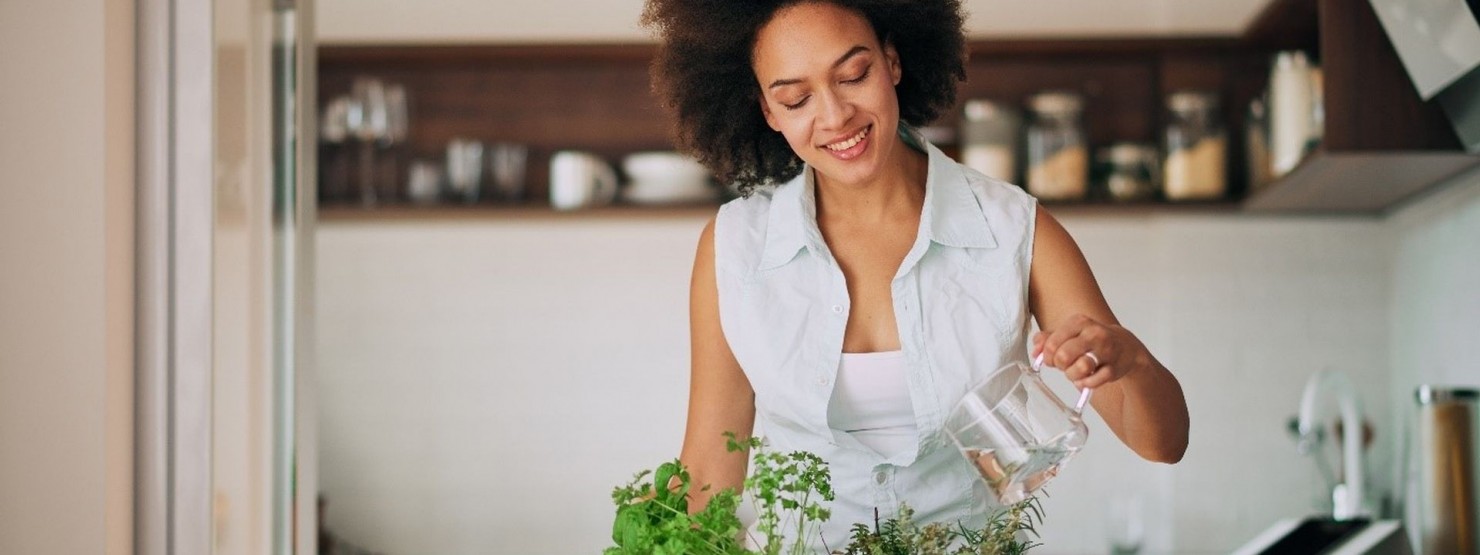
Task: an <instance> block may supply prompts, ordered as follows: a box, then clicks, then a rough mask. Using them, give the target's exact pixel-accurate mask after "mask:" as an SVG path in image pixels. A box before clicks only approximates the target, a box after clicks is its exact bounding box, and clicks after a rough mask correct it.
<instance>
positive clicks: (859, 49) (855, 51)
mask: <svg viewBox="0 0 1480 555" xmlns="http://www.w3.org/2000/svg"><path fill="white" fill-rule="evenodd" d="M864 52H868V47H867V46H864V45H861V44H860V45H858V46H854V47H853V48H849V49H848V51H847V52H844V53H843V55H842V56H839V57H838V61H836V62H833V64H832V67H833V68H834V69H836V68H837V67H838V66H840V65H843V62H846V61H848V58H852V57H854V56H857V55H859V54H862V53H864ZM801 82H802V80H801V79H777V80H775V81H772V82H771V84H770V85H767V86H766V89H767V90H769V89H774V88H776V87H784V86H786V85H795V84H797V83H801Z"/></svg>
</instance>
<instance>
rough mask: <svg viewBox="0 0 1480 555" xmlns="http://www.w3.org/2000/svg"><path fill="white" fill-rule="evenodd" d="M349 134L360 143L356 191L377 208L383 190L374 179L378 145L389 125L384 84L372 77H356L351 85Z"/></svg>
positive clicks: (367, 204) (364, 200)
mask: <svg viewBox="0 0 1480 555" xmlns="http://www.w3.org/2000/svg"><path fill="white" fill-rule="evenodd" d="M351 91H352V92H351V93H350V94H351V96H352V97H353V98H354V101H353V102H352V103H351V104H350V111H349V118H348V121H349V131H350V133H351V134H352V135H353V136H354V138H355V139H356V140H357V141H359V143H360V171H359V176H358V183H356V188H357V189H358V190H359V192H360V203H361V204H364V205H365V206H374V205H375V204H377V203H379V202H380V200H381V199H380V197H381V196H382V195H381V189H380V187H379V186H378V181H377V180H376V178H375V166H376V164H375V144H376V142H377V141H379V140H380V138H381V137H384V136H385V135H386V133H387V130H388V127H389V125H390V120H389V112H388V106H387V104H386V98H385V84H384V83H381V82H380V80H379V79H375V78H372V77H357V78H355V80H354V83H353V84H352V85H351Z"/></svg>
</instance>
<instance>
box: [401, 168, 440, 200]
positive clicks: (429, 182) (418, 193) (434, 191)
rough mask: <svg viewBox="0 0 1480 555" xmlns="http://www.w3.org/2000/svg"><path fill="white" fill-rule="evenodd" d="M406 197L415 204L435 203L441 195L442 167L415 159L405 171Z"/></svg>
mask: <svg viewBox="0 0 1480 555" xmlns="http://www.w3.org/2000/svg"><path fill="white" fill-rule="evenodd" d="M406 173H407V176H406V197H407V198H408V199H410V200H411V202H413V203H416V204H435V203H436V202H437V201H438V200H440V199H441V197H442V167H441V166H440V165H438V164H437V163H435V162H428V161H426V160H417V161H415V162H412V163H411V168H410V169H409V170H408V171H407V172H406Z"/></svg>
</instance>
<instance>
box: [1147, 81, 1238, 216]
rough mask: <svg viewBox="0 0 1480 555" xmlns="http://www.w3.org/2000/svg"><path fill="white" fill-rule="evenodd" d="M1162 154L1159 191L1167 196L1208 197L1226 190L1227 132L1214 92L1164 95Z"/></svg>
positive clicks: (1221, 193)
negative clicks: (1165, 99) (1164, 126)
mask: <svg viewBox="0 0 1480 555" xmlns="http://www.w3.org/2000/svg"><path fill="white" fill-rule="evenodd" d="M1162 137H1163V139H1164V143H1163V146H1164V147H1165V150H1164V151H1165V154H1166V158H1165V159H1164V160H1163V162H1162V172H1161V174H1162V191H1163V192H1164V193H1165V194H1166V198H1167V200H1212V199H1217V198H1221V197H1222V196H1223V195H1224V193H1226V192H1227V191H1228V182H1227V178H1226V175H1227V167H1228V164H1227V156H1228V145H1227V139H1226V137H1227V135H1226V134H1225V133H1224V132H1223V124H1222V122H1221V121H1220V120H1219V118H1218V96H1217V95H1216V94H1214V93H1212V92H1207V91H1177V92H1174V93H1172V94H1170V95H1168V96H1167V126H1166V129H1165V130H1164V132H1163V134H1162Z"/></svg>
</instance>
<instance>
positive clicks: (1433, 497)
mask: <svg viewBox="0 0 1480 555" xmlns="http://www.w3.org/2000/svg"><path fill="white" fill-rule="evenodd" d="M1417 398H1418V399H1417V400H1418V416H1417V425H1418V426H1417V428H1418V430H1417V432H1418V433H1417V435H1416V440H1417V441H1416V443H1415V444H1414V452H1413V455H1414V457H1413V459H1412V461H1411V463H1410V464H1413V465H1414V466H1413V467H1412V469H1413V472H1414V473H1415V474H1416V476H1415V478H1416V479H1415V480H1413V483H1412V484H1411V486H1412V487H1415V488H1416V489H1415V490H1413V492H1412V497H1410V501H1409V503H1410V505H1411V508H1412V511H1411V512H1410V514H1409V519H1408V520H1409V522H1408V527H1409V529H1410V530H1411V531H1412V535H1413V537H1414V539H1415V540H1416V543H1417V544H1418V547H1419V553H1422V554H1424V555H1436V554H1440V553H1443V554H1446V555H1449V554H1453V555H1475V554H1476V553H1480V536H1477V535H1480V513H1477V510H1480V484H1477V482H1480V469H1477V467H1476V465H1477V464H1480V416H1477V415H1480V411H1477V409H1480V391H1477V390H1475V389H1444V388H1438V387H1433V386H1428V385H1425V386H1420V387H1419V388H1418V391H1417Z"/></svg>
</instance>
